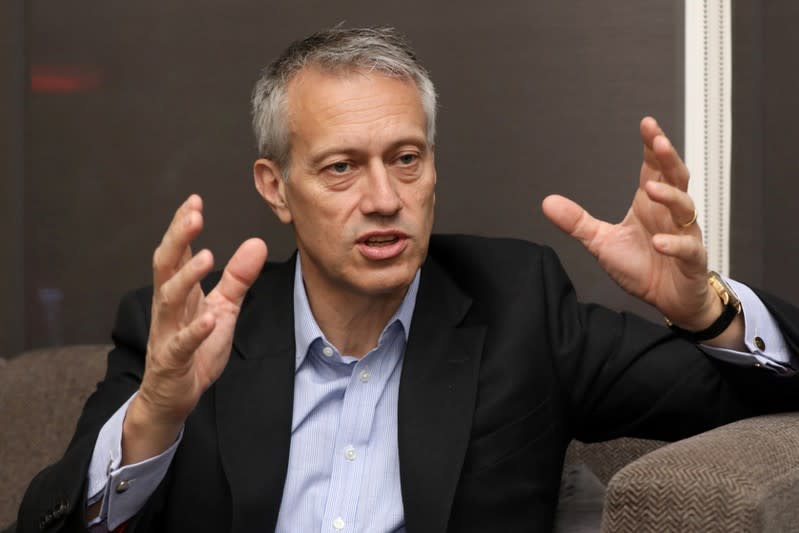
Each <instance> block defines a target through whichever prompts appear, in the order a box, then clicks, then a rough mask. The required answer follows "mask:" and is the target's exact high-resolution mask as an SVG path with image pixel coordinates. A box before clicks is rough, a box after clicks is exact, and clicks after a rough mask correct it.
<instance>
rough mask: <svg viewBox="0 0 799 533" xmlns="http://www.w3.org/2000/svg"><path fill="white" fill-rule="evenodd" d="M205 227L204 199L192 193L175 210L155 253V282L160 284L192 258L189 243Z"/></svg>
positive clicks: (157, 284) (156, 284)
mask: <svg viewBox="0 0 799 533" xmlns="http://www.w3.org/2000/svg"><path fill="white" fill-rule="evenodd" d="M202 227H203V217H202V199H201V198H200V197H199V196H198V195H196V194H192V195H191V196H189V198H188V199H187V200H186V201H185V202H183V204H182V205H181V206H180V207H179V208H178V210H177V211H176V212H175V216H174V217H172V222H171V223H170V224H169V227H168V228H167V230H166V233H164V236H163V238H162V239H161V243H160V244H159V245H158V247H157V248H156V249H155V252H154V253H153V283H154V285H155V286H156V287H158V286H160V285H161V284H162V283H164V282H165V281H166V280H167V279H169V278H170V277H171V276H172V274H174V272H175V271H176V270H177V269H178V268H180V266H182V265H183V264H184V263H186V261H188V260H189V259H191V248H189V243H190V242H191V241H192V240H194V238H195V237H196V236H197V235H198V234H199V233H200V231H201V230H202Z"/></svg>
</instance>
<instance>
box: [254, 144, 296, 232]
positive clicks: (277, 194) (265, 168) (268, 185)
mask: <svg viewBox="0 0 799 533" xmlns="http://www.w3.org/2000/svg"><path fill="white" fill-rule="evenodd" d="M252 174H253V178H254V179H255V188H256V189H258V192H259V193H260V194H261V196H262V197H263V199H264V200H266V203H268V204H269V207H271V208H272V211H273V212H274V213H275V215H277V218H279V219H280V221H281V222H282V223H283V224H291V221H292V218H291V210H290V209H289V206H288V203H287V202H286V182H285V181H284V180H283V175H282V174H281V173H280V168H279V167H278V166H277V164H275V162H274V161H272V160H271V159H258V160H257V161H256V162H255V164H254V165H253V169H252Z"/></svg>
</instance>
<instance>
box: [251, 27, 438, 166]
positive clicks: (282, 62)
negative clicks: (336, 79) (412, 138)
mask: <svg viewBox="0 0 799 533" xmlns="http://www.w3.org/2000/svg"><path fill="white" fill-rule="evenodd" d="M309 65H313V66H318V67H321V68H322V69H324V70H326V71H333V72H339V71H348V70H360V69H366V70H369V71H377V72H380V73H381V74H384V75H386V76H389V77H392V78H398V79H403V80H413V81H414V82H415V83H416V87H417V88H418V89H419V96H420V97H421V100H422V108H423V110H424V114H425V118H426V120H427V143H428V145H430V146H432V145H433V144H434V141H435V134H436V90H435V87H434V86H433V82H432V81H431V80H430V75H429V74H428V73H427V70H425V68H424V67H423V66H422V65H420V64H419V63H418V61H417V60H416V56H415V54H414V53H413V50H412V49H411V46H410V44H409V43H408V41H407V39H406V38H405V37H403V36H402V35H401V34H400V33H399V32H397V31H396V30H394V29H393V28H383V27H380V28H352V29H348V28H341V27H338V26H337V27H335V28H330V29H327V30H323V31H320V32H317V33H314V34H313V35H311V36H310V37H307V38H305V39H303V40H300V41H295V42H294V43H292V44H291V45H290V46H289V47H288V48H287V49H286V50H285V51H284V52H283V54H281V56H280V57H278V58H277V59H276V60H275V61H273V62H272V63H271V64H270V65H269V66H267V67H266V68H264V69H263V71H262V72H261V77H260V78H259V79H258V81H257V82H256V83H255V88H254V89H253V92H252V127H253V131H254V133H255V138H256V141H257V143H258V151H259V155H260V156H261V157H264V158H266V159H270V160H272V161H274V162H275V163H276V164H277V165H278V167H280V170H281V173H282V174H283V179H288V175H289V169H290V166H291V161H290V155H291V144H290V139H289V125H288V116H287V111H288V110H287V96H286V93H287V88H288V85H289V82H290V81H291V80H292V79H293V77H294V76H295V75H296V74H297V73H298V72H299V71H300V70H302V69H303V68H304V67H306V66H309Z"/></svg>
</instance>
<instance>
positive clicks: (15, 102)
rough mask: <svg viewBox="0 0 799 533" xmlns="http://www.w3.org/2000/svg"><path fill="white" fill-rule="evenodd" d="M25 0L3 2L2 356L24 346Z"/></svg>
mask: <svg viewBox="0 0 799 533" xmlns="http://www.w3.org/2000/svg"><path fill="white" fill-rule="evenodd" d="M24 6H25V3H24V0H7V1H5V2H2V3H0V228H2V233H0V324H1V325H0V356H2V355H3V354H9V353H15V352H18V351H20V350H22V348H23V347H24V342H25V335H24V316H25V314H24V312H23V311H24V304H23V302H24V299H25V296H24V291H23V271H24V266H23V233H22V230H23V226H22V213H23V205H22V190H23V160H24V156H23V153H24V142H23V139H24V134H23V132H24V101H25V56H24V50H25V46H24V33H25V13H24V11H25V10H24Z"/></svg>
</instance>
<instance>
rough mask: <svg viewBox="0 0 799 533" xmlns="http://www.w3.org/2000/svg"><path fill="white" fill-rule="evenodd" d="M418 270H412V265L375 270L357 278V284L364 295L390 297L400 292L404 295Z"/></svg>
mask: <svg viewBox="0 0 799 533" xmlns="http://www.w3.org/2000/svg"><path fill="white" fill-rule="evenodd" d="M417 270H418V267H417V268H412V267H411V266H410V265H402V266H399V265H397V266H396V267H394V268H387V269H375V270H372V271H371V272H367V273H364V274H363V275H361V276H357V279H356V280H355V284H356V286H357V287H358V288H359V289H360V290H361V291H362V292H363V293H365V294H369V295H375V296H378V295H389V294H393V293H396V292H399V291H402V292H403V294H404V292H405V290H406V289H407V288H408V286H410V284H411V282H412V281H413V277H414V276H415V275H416V271H417Z"/></svg>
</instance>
